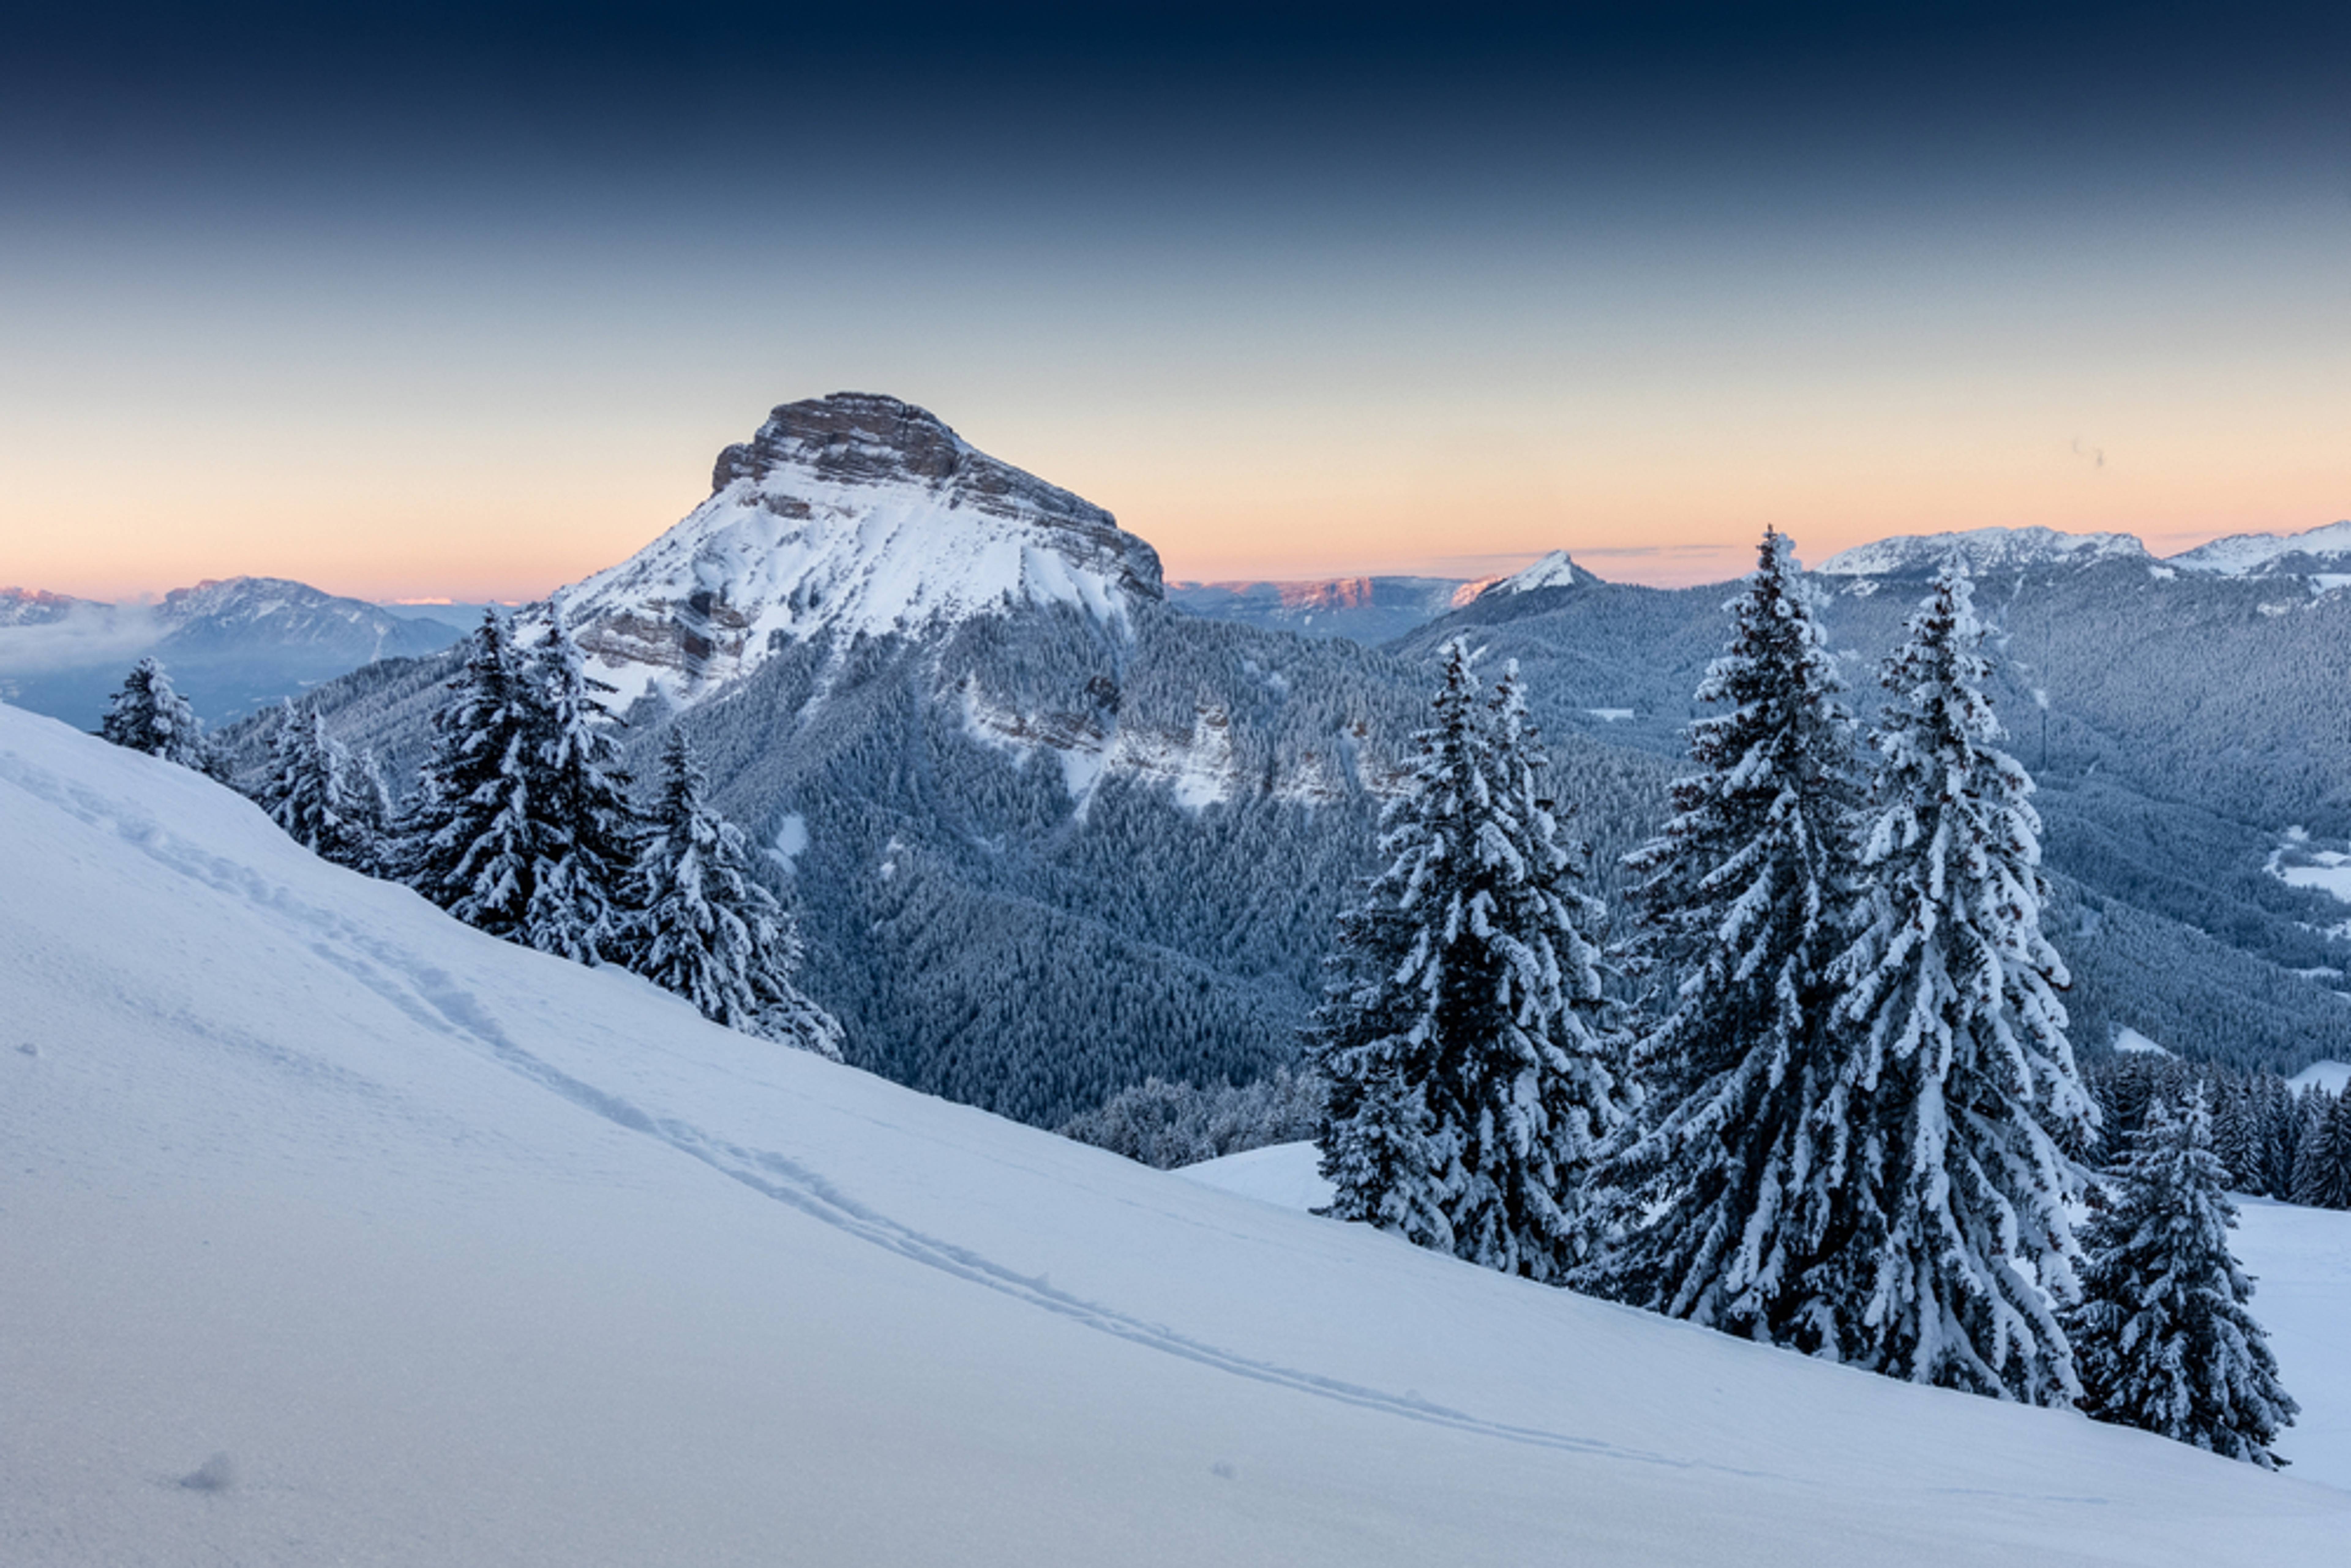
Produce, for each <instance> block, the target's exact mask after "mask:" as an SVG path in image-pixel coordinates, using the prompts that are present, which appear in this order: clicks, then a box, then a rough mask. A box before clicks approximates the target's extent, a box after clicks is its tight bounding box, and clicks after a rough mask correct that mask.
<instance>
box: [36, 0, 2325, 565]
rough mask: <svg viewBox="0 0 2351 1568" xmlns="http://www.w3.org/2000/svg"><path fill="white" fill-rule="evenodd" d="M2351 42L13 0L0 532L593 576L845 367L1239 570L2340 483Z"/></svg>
mask: <svg viewBox="0 0 2351 1568" xmlns="http://www.w3.org/2000/svg"><path fill="white" fill-rule="evenodd" d="M1888 9H1897V10H1898V12H1899V15H1898V16H1886V15H1884V14H1882V13H1884V12H1885V11H1886V10H1888ZM2346 80H2351V6H2342V5H2336V6H2332V7H2326V8H2319V7H2299V8H2285V7H2268V8H2264V7H2259V6H2234V7H2228V8H2225V9H2224V8H2220V7H2171V6H2164V5H2140V6H2129V7H2124V6H2109V7H2098V8H2061V9H2058V10H2056V11H2051V10H2049V9H2048V8H2044V7H2025V6H1999V5H1991V6H1985V5H1974V6H1942V7H1933V6H1928V7H1899V8H1888V7H1880V6H1861V5H1851V6H1826V5H1823V6H1771V5H1640V6H1635V5H1621V6H1591V7H1581V8H1578V7H1544V8H1541V9H1540V10H1536V9H1533V8H1530V9H1528V10H1526V11H1523V12H1519V13H1516V14H1513V13H1511V12H1509V11H1496V10H1491V9H1474V8H1452V9H1447V8H1443V7H1423V8H1420V9H1418V10H1416V11H1414V12H1410V13H1394V12H1384V11H1380V10H1377V9H1374V8H1366V7H1363V6H1346V7H1340V6H1330V7H1322V8H1313V7H1297V8H1288V9H1281V10H1275V9H1273V8H1269V7H1247V8H1243V7H1233V8H1230V9H1228V10H1225V11H1223V12H1221V13H1219V12H1217V10H1215V9H1213V8H1202V7H1196V6H1186V7H1172V6H1171V7H1150V6H1142V7H1134V6H1128V7H1120V8H1115V9H1113V8H1110V7H1099V6H1096V7H1082V8H1081V7H1042V6H1040V7H1029V8H1024V9H1019V10H1015V11H1006V10H1001V9H990V8H973V9H970V10H962V9H956V8H948V7H939V6H925V5H893V6H888V7H872V8H870V9H852V8H844V7H827V8H812V7H796V6H789V5H780V6H767V7H755V6H747V5H729V6H695V5H661V6H651V5H584V6H583V5H564V6H557V5H507V6H499V5H396V6H374V7H322V6H318V5H241V6H240V5H231V6H225V7H224V6H160V5H145V6H111V7H110V6H103V5H99V6H75V7H72V8H70V10H68V8H65V7H59V8H57V11H56V13H55V15H54V16H51V17H48V18H46V19H45V18H43V17H41V16H33V17H30V18H27V17H24V16H14V15H12V18H11V19H10V20H9V21H7V22H5V23H0V145H5V147H6V148H7V149H8V152H7V154H6V156H5V159H0V322H5V324H6V328H7V331H8V336H9V339H10V340H11V341H10V346H9V350H8V352H7V353H6V355H5V361H6V368H5V369H0V476H5V479H6V481H7V483H6V484H5V486H0V543H5V553H0V580H13V579H22V580H28V581H32V582H36V583H38V584H39V585H41V586H46V587H52V588H58V589H64V590H68V591H77V590H78V591H89V592H98V591H105V592H125V591H141V590H148V591H152V590H158V589H161V588H164V587H168V586H171V585H172V583H174V582H177V581H182V580H187V579H188V578H190V577H192V576H194V575H203V574H221V573H226V572H230V571H276V572H281V573H284V574H286V575H295V576H308V577H310V578H312V579H313V580H321V581H322V582H324V583H325V585H327V586H330V587H342V588H346V589H350V590H352V591H372V592H383V593H393V592H414V593H423V592H433V591H441V592H447V593H454V594H458V595H465V594H469V593H488V592H502V593H519V592H530V591H540V590H543V589H544V588H546V587H548V586H550V585H552V584H553V583H554V582H555V581H558V580H563V579H566V578H569V577H574V576H578V575H580V574H581V573H583V572H585V571H587V570H593V569H594V568H595V567H598V566H601V565H602V564H605V563H607V562H608V561H609V560H610V559H615V558H616V557H617V556H618V555H620V554H623V553H626V551H627V550H629V549H633V548H635V546H636V545H637V544H639V543H642V542H643V540H644V539H645V538H650V537H651V536H652V534H653V533H654V532H656V531H658V529H659V528H662V527H664V526H665V525H666V524H667V523H668V522H669V521H671V520H673V519H674V517H675V516H676V515H677V514H678V513H679V512H681V511H683V510H684V508H685V507H687V506H689V505H691V504H692V502H693V501H694V500H695V498H697V497H698V495H699V494H700V491H701V488H702V486H703V482H704V479H705V475H706V471H707V466H706V465H707V463H708V459H709V457H710V455H712V454H713V453H714V452H715V450H716V447H717V446H718V445H720V444H723V443H724V442H725V441H726V440H730V439H737V438H739V437H740V436H741V435H742V434H745V433H746V432H747V430H748V429H749V428H750V427H751V426H752V425H753V424H754V423H756V422H757V420H758V417H759V415H760V413H762V411H763V410H764V409H765V408H766V407H767V406H768V404H769V403H771V402H779V401H784V400H787V399H789V398H795V397H801V396H808V395H812V394H815V393H819V392H827V391H831V390H834V389H835V388H837V387H841V386H857V387H862V388H865V389H869V390H876V391H885V392H896V393H898V394H899V395H902V396H905V397H909V398H912V399H914V400H915V401H917V402H925V403H926V404H928V405H930V406H932V407H933V408H935V410H936V411H937V412H938V413H940V414H941V415H942V416H944V417H946V419H947V420H948V421H949V422H950V423H955V424H956V425H957V426H958V428H960V429H962V430H963V431H964V433H965V434H967V436H969V437H970V438H971V439H973V440H974V441H976V442H977V443H978V444H982V445H984V446H987V447H988V448H989V449H991V450H994V451H997V452H998V453H999V454H1000V455H1004V456H1006V457H1008V458H1009V459H1011V460H1013V461H1015V462H1019V463H1021V464H1023V465H1027V466H1029V467H1032V468H1035V469H1037V470H1038V471H1039V472H1040V473H1043V474H1044V475H1046V476H1048V477H1050V478H1053V479H1055V480H1057V481H1059V482H1061V483H1063V484H1066V485H1069V486H1071V487H1073V488H1076V489H1079V490H1080V491H1081V492H1083V493H1085V494H1087V495H1088V496H1090V497H1092V498H1094V499H1096V500H1099V501H1101V502H1102V503H1103V504H1105V505H1107V506H1110V507H1113V509H1115V510H1117V511H1119V512H1120V514H1121V516H1122V517H1123V519H1124V520H1125V521H1126V522H1127V523H1128V524H1129V526H1131V527H1134V528H1136V529H1137V530H1138V531H1141V532H1143V533H1144V534H1145V536H1146V537H1149V538H1152V539H1153V540H1154V541H1155V543H1157V544H1159V545H1160V547H1161V548H1162V549H1163V551H1164V552H1165V553H1166V555H1167V556H1168V557H1169V560H1170V566H1171V570H1174V571H1175V572H1176V573H1178V574H1181V575H1242V574H1253V573H1264V574H1280V573H1287V572H1297V571H1316V572H1321V571H1332V570H1349V569H1391V570H1392V569H1396V568H1403V567H1420V568H1423V569H1430V570H1447V569H1448V568H1449V569H1452V570H1465V571H1468V570H1478V569H1479V568H1480V567H1481V566H1487V565H1492V564H1500V563H1507V561H1509V560H1510V559H1513V558H1516V557H1522V556H1524V555H1526V554H1529V553H1531V552H1534V551H1537V550H1540V549H1545V548H1549V547H1551V546H1553V545H1565V546H1567V547H1569V548H1571V549H1578V550H1579V551H1582V552H1584V553H1585V554H1587V555H1588V556H1589V557H1590V558H1591V559H1593V564H1595V565H1597V566H1598V567H1599V569H1600V570H1602V571H1603V572H1604V573H1607V574H1610V575H1623V576H1651V577H1661V578H1670V577H1673V576H1676V575H1683V576H1687V575H1690V574H1692V573H1697V574H1699V575H1706V574H1709V573H1711V571H1712V570H1713V569H1714V567H1715V565H1716V564H1717V563H1718V562H1723V563H1727V562H1731V561H1735V559H1737V555H1738V553H1739V548H1740V547H1739V544H1738V542H1737V541H1741V540H1743V539H1745V538H1748V537H1750V536H1751V534H1752V533H1753V532H1754V531H1756V530H1758V529H1760V528H1761V526H1762V525H1763V524H1764V523H1766V522H1771V523H1777V524H1778V525H1779V526H1781V527H1782V528H1788V529H1790V530H1791V531H1792V532H1794V533H1795V534H1796V535H1797V537H1798V538H1799V539H1800V541H1802V542H1804V543H1805V544H1806V546H1807V549H1808V552H1809V553H1812V554H1814V555H1818V554H1820V553H1823V552H1824V551H1825V549H1830V548H1834V547H1835V546H1837V545H1839V544H1843V543H1846V542H1851V541H1852V540H1854V539H1856V538H1865V537H1872V536H1874V535H1876V534H1881V533H1886V532H1891V531H1899V530H1901V529H1905V528H1925V527H1957V526H1969V525H1971V524H1987V523H2004V522H2047V523H2052V524H2055V525H2057V526H2067V527H2076V528H2091V527H2130V528H2138V529H2140V530H2141V531H2144V532H2147V533H2148V534H2150V535H2161V536H2168V537H2171V538H2177V539H2178V540H2180V541H2184V540H2186V539H2187V538H2190V537H2194V536H2198V535H2207V534H2210V533H2213V532H2219V531H2229V530H2231V529H2234V528H2284V527H2296V528H2298V527H2308V526H2313V525H2315V524H2318V523H2322V522H2325V521H2330V520H2333V518H2335V517H2339V516H2342V515H2344V514H2345V513H2346V512H2351V459H2346V451H2345V448H2346V442H2345V440H2344V436H2345V434H2346V432H2351V401H2346V397H2351V394H2346V391H2345V387H2346V382H2351V353H2346V327H2347V326H2351V281H2346V280H2351V267H2346V242H2351V93H2346V91H2345V89H2344V85H2343V84H2344V83H2345V82H2346Z"/></svg>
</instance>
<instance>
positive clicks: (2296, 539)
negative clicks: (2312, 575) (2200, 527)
mask: <svg viewBox="0 0 2351 1568" xmlns="http://www.w3.org/2000/svg"><path fill="white" fill-rule="evenodd" d="M2345 556H2351V519H2346V521H2343V522H2339V523H2328V524H2327V525H2326V526H2325V527H2324V528H2308V529H2305V530H2304V531H2303V532H2301V533H2298V534H2231V535H2230V536H2229V537H2228V538H2224V539H2214V540H2213V541H2212V542H2211V543H2210V544H2205V545H2199V546H2197V547H2196V548H2195V549H2191V550H2184V551H2182V552H2181V553H2180V554H2179V555H2176V556H2173V557H2172V558H2171V559H2170V564H2171V565H2173V566H2176V567H2184V568H2186V569H2187V570H2189V571H2203V572H2210V573H2211V574H2213V575H2214V576H2216V577H2246V576H2251V575H2254V574H2258V573H2260V572H2262V571H2266V570H2272V569H2273V568H2275V567H2276V566H2277V565H2278V564H2279V563H2281V562H2285V561H2289V560H2291V559H2293V558H2295V557H2308V558H2310V559H2312V560H2313V561H2315V562H2319V563H2322V564H2325V565H2328V566H2333V565H2335V563H2336V562H2337V561H2338V560H2339V559H2340V558H2342V557H2345Z"/></svg>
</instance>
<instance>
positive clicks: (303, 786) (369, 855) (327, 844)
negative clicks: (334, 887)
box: [255, 702, 376, 871]
mask: <svg viewBox="0 0 2351 1568" xmlns="http://www.w3.org/2000/svg"><path fill="white" fill-rule="evenodd" d="M350 771H351V769H350V757H349V756H348V754H347V753H345V751H344V750H343V747H342V744H341V743H340V741H338V740H336V739H335V738H334V737H332V736H330V735H329V734H328V733H327V724H326V720H325V718H323V717H322V716H320V715H319V711H318V710H317V709H316V708H314V707H302V708H298V707H296V706H294V705H293V704H292V703H291V702H286V703H283V704H281V705H280V706H279V711H278V717H277V736H276V737H275V738H274V739H273V740H272V742H271V743H270V748H269V773H268V776H267V778H266V779H264V780H263V783H262V786H261V789H260V792H259V793H258V794H257V795H256V797H255V800H256V803H258V804H259V805H260V807H261V809H262V810H265V811H266V812H268V813H269V820H270V821H273V822H276V823H277V825H278V826H279V827H281V828H283V829H285V830H286V832H287V836H288V837H290V838H292V839H293V840H294V841H295V842H296V843H298V844H300V845H301V846H302V847H303V848H304V849H307V850H308V851H310V852H312V853H314V854H317V855H319V856H320V857H321V858H323V859H326V860H330V861H333V862H336V863H337V864H339V865H347V866H350V867H353V868H355V869H357V870H360V871H365V870H368V869H370V868H371V866H372V865H373V864H374V862H375V858H376V843H375V833H374V831H373V827H372V824H371V821H370V817H371V812H370V810H369V807H368V802H367V801H366V800H365V799H364V797H363V796H362V795H360V793H358V792H356V791H354V790H353V789H352V787H351V781H350Z"/></svg>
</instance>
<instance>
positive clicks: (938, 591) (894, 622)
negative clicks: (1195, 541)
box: [556, 392, 1164, 703]
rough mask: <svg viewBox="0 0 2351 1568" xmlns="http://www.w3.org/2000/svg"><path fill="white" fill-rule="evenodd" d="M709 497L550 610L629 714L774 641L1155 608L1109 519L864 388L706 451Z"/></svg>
mask: <svg viewBox="0 0 2351 1568" xmlns="http://www.w3.org/2000/svg"><path fill="white" fill-rule="evenodd" d="M711 477H712V486H713V491H712V495H711V497H710V498H709V499H708V500H707V501H705V502H704V503H703V504H702V505H701V506H699V507H695V509H694V510H693V511H692V512H690V513H688V514H687V515H686V517H685V518H684V521H682V522H680V523H679V524H678V525H677V526H676V527H674V528H671V529H670V530H669V532H667V533H665V534H664V535H663V536H662V537H661V538H658V539H656V540H654V541H653V543H652V544H651V545H648V546H647V547H646V548H645V549H643V550H640V551H639V552H638V553H637V554H635V555H634V556H632V557H631V558H630V559H627V560H625V561H622V563H621V564H620V565H618V566H615V567H612V568H610V569H609V570H604V571H601V572H599V573H597V574H596V575H595V576H594V577H591V578H589V579H588V580H586V581H584V582H581V583H579V584H577V585H575V586H573V587H571V588H568V589H564V590H561V591H559V592H558V594H557V595H556V602H557V603H558V604H559V606H560V607H561V608H562V610H563V612H564V614H565V616H566V618H567V619H568V620H569V622H570V624H571V626H572V628H573V630H574V632H576V634H577V635H578V636H579V639H580V646H581V647H582V648H583V649H584V650H586V652H587V653H588V654H589V656H590V660H591V662H592V664H594V666H595V668H596V673H597V674H599V675H601V677H602V678H603V679H605V680H607V681H610V682H611V684H612V685H615V686H616V687H618V688H619V691H620V695H619V698H618V700H619V701H621V702H622V703H626V702H629V701H632V700H633V699H634V698H636V697H638V696H640V695H643V694H645V693H646V692H647V691H650V690H653V689H656V688H657V689H659V690H661V691H663V692H664V693H665V694H666V695H669V696H670V697H672V698H673V699H675V700H681V701H691V700H693V699H694V698H695V697H698V696H700V695H704V694H705V693H707V692H709V691H712V690H715V689H716V687H718V686H720V685H725V684H726V683H727V682H729V681H732V680H734V679H736V678H737V677H739V676H741V675H744V674H748V673H749V672H750V671H751V670H752V669H754V668H756V667H757V666H758V663H759V661H760V660H761V658H762V657H763V656H764V655H765V654H766V653H767V652H768V648H769V647H770V646H771V644H772V642H773V640H774V639H776V638H777V637H778V635H780V636H781V637H783V638H786V639H789V640H799V639H802V638H807V637H810V636H813V635H816V634H817V633H819V632H833V633H835V634H838V635H843V636H854V635H857V634H859V633H867V634H880V633H883V632H914V631H919V630H921V629H923V628H925V627H934V626H937V625H940V624H943V623H948V622H955V621H959V620H963V619H966V618H967V617H970V616H973V615H981V614H990V613H996V612H1001V611H1004V610H1006V609H1008V608H1012V607H1015V606H1019V605H1024V604H1050V603H1062V604H1069V605H1072V606H1075V607H1076V608H1078V609H1080V610H1081V611H1083V612H1086V613H1087V614H1090V615H1092V616H1093V617H1095V618H1096V619H1097V620H1100V621H1102V622H1105V623H1109V624H1123V623H1124V622H1125V620H1126V617H1127V614H1128V612H1129V611H1130V610H1131V609H1132V608H1133V606H1134V604H1135V603H1137V602H1138V601H1155V600H1158V599H1160V598H1162V597H1163V596H1164V591H1163V589H1162V586H1161V581H1160V572H1159V557H1158V554H1157V552H1155V550H1153V549H1152V548H1151V547H1150V546H1149V545H1147V544H1145V543H1144V541H1143V540H1141V539H1139V538H1135V537H1134V535H1132V534H1130V533H1127V532H1125V531H1124V530H1123V529H1121V528H1119V526H1118V524H1117V521H1116V519H1114V518H1113V517H1112V516H1111V515H1110V513H1108V512H1106V511H1104V510H1102V508H1101V507H1097V506H1094V505H1093V504H1092V503H1091V502H1089V501H1086V500H1083V499H1081V497H1077V496H1073V495H1071V493H1070V492H1069V491H1067V490H1063V489H1061V488H1059V487H1058V486H1053V485H1049V484H1047V483H1046V482H1045V481H1044V480H1042V479H1040V478H1038V477H1037V476H1034V475H1032V474H1029V473H1026V472H1024V471H1022V470H1020V469H1019V468H1015V467H1013V466H1012V465H1010V464H1008V463H1005V462H1002V461H1000V460H999V459H997V458H994V457H991V456H989V455H987V454H986V453H984V452H981V451H979V450H977V448H975V447H973V446H972V445H971V444H968V443H967V442H966V441H965V440H964V439H963V438H962V437H961V436H958V435H957V434H956V433H955V432H954V431H953V430H950V429H949V428H948V427H947V426H946V424H945V423H942V422H941V421H940V420H939V419H938V418H937V417H936V416H935V415H934V414H932V413H928V412H926V411H925V410H923V409H920V408H916V407H915V406H914V405H913V404H912V403H906V402H899V401H898V400H897V399H895V398H890V397H882V396H877V395H875V394H872V393H870V392H836V393H834V394H833V395H831V397H824V398H814V399H810V400H809V401H806V402H794V403H786V404H784V405H783V406H782V407H780V408H778V409H776V410H775V411H774V412H773V413H770V414H769V415H768V422H767V423H765V424H763V425H761V426H760V427H759V432H758V434H757V435H755V436H753V437H752V438H751V439H750V440H749V441H747V442H744V443H742V444H737V445H734V446H729V447H728V448H726V451H724V452H722V453H720V454H719V455H718V463H717V465H716V468H715V470H714V471H713V473H712V476H711Z"/></svg>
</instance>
